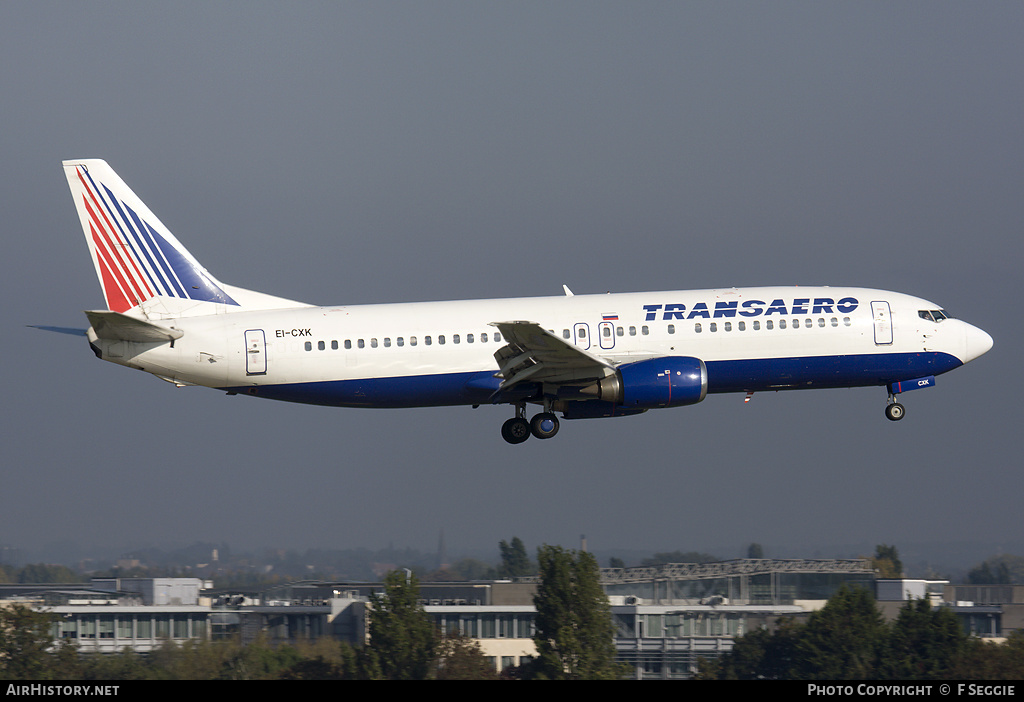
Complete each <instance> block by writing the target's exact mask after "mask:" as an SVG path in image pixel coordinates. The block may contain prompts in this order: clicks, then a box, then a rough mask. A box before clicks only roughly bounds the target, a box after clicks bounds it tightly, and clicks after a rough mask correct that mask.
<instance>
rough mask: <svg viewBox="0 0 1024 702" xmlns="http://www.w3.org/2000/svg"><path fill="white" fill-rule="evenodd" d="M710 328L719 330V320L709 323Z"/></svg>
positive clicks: (714, 330)
mask: <svg viewBox="0 0 1024 702" xmlns="http://www.w3.org/2000/svg"><path fill="white" fill-rule="evenodd" d="M708 329H710V330H711V331H713V332H716V331H718V322H712V323H711V324H709V325H708Z"/></svg>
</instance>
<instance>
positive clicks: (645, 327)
mask: <svg viewBox="0 0 1024 702" xmlns="http://www.w3.org/2000/svg"><path fill="white" fill-rule="evenodd" d="M640 333H641V334H643V335H644V336H647V335H648V334H650V333H651V330H650V329H648V328H647V325H646V324H645V325H643V326H642V327H640Z"/></svg>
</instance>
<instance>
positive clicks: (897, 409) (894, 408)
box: [885, 392, 907, 422]
mask: <svg viewBox="0 0 1024 702" xmlns="http://www.w3.org/2000/svg"><path fill="white" fill-rule="evenodd" d="M906 413H907V411H906V410H905V409H904V408H903V405H901V404H900V403H899V402H896V396H895V395H893V394H892V393H891V392H890V393H889V404H887V405H886V406H885V416H886V418H887V419H888V420H890V421H893V422H898V421H900V420H901V419H903V417H904V416H905V415H906Z"/></svg>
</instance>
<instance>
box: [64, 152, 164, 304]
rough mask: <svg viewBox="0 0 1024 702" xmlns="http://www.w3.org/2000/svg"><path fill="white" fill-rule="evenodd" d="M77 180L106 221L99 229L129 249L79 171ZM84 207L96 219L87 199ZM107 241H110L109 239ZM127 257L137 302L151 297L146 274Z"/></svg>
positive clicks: (119, 257)
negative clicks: (133, 271)
mask: <svg viewBox="0 0 1024 702" xmlns="http://www.w3.org/2000/svg"><path fill="white" fill-rule="evenodd" d="M78 180H79V181H80V182H81V183H82V187H84V188H85V192H86V193H88V194H89V197H90V198H92V200H93V203H94V204H95V205H96V211H97V212H99V213H100V214H101V215H102V216H103V221H104V222H106V225H107V226H106V228H104V227H103V226H102V225H100V229H101V230H104V234H106V232H107V231H109V232H110V235H111V236H114V237H116V238H117V240H118V242H120V243H121V244H122V246H123V247H124V248H125V249H128V250H130V247H129V246H128V245H127V243H126V242H124V241H123V240H122V239H121V237H120V236H118V233H117V230H116V229H115V228H114V225H113V224H111V222H110V220H109V219H108V218H107V213H106V212H105V211H104V209H103V207H102V205H101V204H100V202H99V199H98V198H97V197H96V194H95V193H93V191H92V189H91V188H90V187H89V186H88V184H87V183H86V182H85V179H84V178H83V177H82V173H81V171H79V172H78ZM85 207H86V209H87V210H89V214H90V215H91V216H92V218H93V220H96V213H95V212H93V210H92V209H90V208H89V201H88V200H86V201H85ZM97 224H99V222H97ZM108 243H110V241H109V239H108ZM113 252H114V253H115V255H117V258H118V260H119V261H121V264H122V265H124V260H123V259H122V258H121V255H120V253H118V251H117V248H116V247H114V248H113ZM128 259H129V261H130V262H131V267H132V268H133V269H134V270H135V276H134V280H133V281H132V283H133V286H132V287H133V288H134V289H135V292H136V293H138V295H139V302H142V301H143V300H148V299H149V298H151V297H153V291H152V290H151V289H150V287H149V285H148V284H147V282H146V276H145V275H143V274H142V271H141V270H139V266H138V263H137V262H136V261H135V258H134V257H133V256H129V257H128ZM125 272H128V268H127V267H125Z"/></svg>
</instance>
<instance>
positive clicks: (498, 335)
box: [494, 332, 501, 341]
mask: <svg viewBox="0 0 1024 702" xmlns="http://www.w3.org/2000/svg"><path fill="white" fill-rule="evenodd" d="M494 340H495V341H501V334H499V333H498V332H494Z"/></svg>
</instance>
